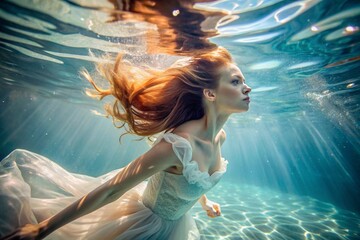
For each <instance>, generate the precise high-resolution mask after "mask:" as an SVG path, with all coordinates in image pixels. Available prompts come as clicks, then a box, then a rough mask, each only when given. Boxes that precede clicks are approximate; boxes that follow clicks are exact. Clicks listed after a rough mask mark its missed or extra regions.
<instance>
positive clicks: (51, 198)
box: [0, 133, 227, 240]
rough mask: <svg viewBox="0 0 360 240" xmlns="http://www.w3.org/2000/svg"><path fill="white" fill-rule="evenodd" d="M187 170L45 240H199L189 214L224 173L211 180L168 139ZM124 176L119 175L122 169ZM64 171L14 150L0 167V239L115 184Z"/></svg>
mask: <svg viewBox="0 0 360 240" xmlns="http://www.w3.org/2000/svg"><path fill="white" fill-rule="evenodd" d="M161 139H164V140H165V141H167V142H169V143H171V144H172V146H173V150H174V152H175V154H176V155H177V157H178V158H179V159H180V161H181V162H182V164H183V174H182V175H176V174H171V173H168V172H165V171H161V172H158V173H157V174H155V175H153V176H152V177H150V178H149V180H148V181H144V182H142V183H140V184H139V185H137V186H136V187H134V188H132V189H130V190H129V191H127V192H126V193H125V194H124V195H123V196H121V197H120V198H119V199H118V200H116V201H114V202H112V203H110V204H108V205H106V206H104V207H102V208H100V209H98V210H96V211H94V212H92V213H90V214H88V215H86V216H83V217H81V218H79V219H77V220H75V221H73V222H71V223H69V224H67V225H65V226H63V227H62V228H60V229H58V230H57V231H55V232H54V233H52V234H51V235H49V236H48V237H47V238H46V239H55V240H56V239H99V240H100V239H101V240H104V239H175V240H177V239H178V240H184V239H200V234H199V231H198V229H197V227H196V223H195V221H194V220H193V218H192V216H191V212H190V211H189V210H190V209H191V207H192V206H193V205H194V204H195V203H196V202H197V200H198V199H199V198H200V197H201V196H202V194H204V193H205V192H207V191H208V190H209V189H211V188H212V187H213V186H214V185H215V184H216V183H217V182H218V181H219V180H220V178H221V176H222V175H223V173H225V171H226V166H227V161H225V160H224V159H221V163H222V164H221V168H220V169H219V170H218V171H215V172H214V173H213V174H211V175H209V174H208V173H207V172H201V171H200V170H199V168H198V165H197V162H195V161H193V160H192V149H191V145H190V143H189V142H188V141H187V140H186V139H184V138H182V137H180V136H178V135H175V134H172V133H165V134H164V135H163V136H162V137H161ZM120 170H121V169H120ZM120 170H119V169H118V170H114V171H112V172H110V173H108V174H105V175H103V176H100V177H97V178H94V177H90V176H86V175H80V174H74V173H70V172H68V171H66V170H65V169H63V168H62V167H60V166H59V165H57V164H56V163H54V162H52V161H51V160H49V159H47V158H45V157H43V156H40V155H38V154H35V153H32V152H29V151H26V150H15V151H13V152H12V153H11V154H9V156H7V157H6V158H5V159H3V160H2V161H1V163H0V237H1V236H3V235H4V234H7V233H9V232H11V231H13V230H14V229H15V228H17V227H18V226H22V225H24V224H26V223H37V222H40V221H42V220H44V219H46V218H48V217H50V216H52V215H53V214H55V213H57V212H59V211H60V210H62V209H63V208H65V207H66V206H68V205H69V204H71V203H72V202H74V201H75V200H77V199H79V198H80V197H82V196H83V195H85V194H87V193H88V192H90V191H91V190H93V189H94V188H96V187H97V186H99V185H100V184H102V183H104V182H106V181H107V180H109V179H110V178H112V177H113V176H114V175H115V174H116V173H118V171H120Z"/></svg>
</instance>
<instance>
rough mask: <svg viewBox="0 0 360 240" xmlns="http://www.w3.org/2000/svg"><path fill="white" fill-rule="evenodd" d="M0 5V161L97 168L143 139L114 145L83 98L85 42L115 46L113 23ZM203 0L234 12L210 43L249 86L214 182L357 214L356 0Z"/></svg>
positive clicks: (61, 5)
mask: <svg viewBox="0 0 360 240" xmlns="http://www.w3.org/2000/svg"><path fill="white" fill-rule="evenodd" d="M0 6H1V10H0V19H1V24H0V57H1V64H0V68H1V80H0V109H1V112H0V139H1V142H0V144H1V145H0V158H3V157H5V156H6V155H7V154H9V153H10V152H11V151H12V150H13V149H16V148H24V149H28V150H30V151H33V152H36V153H39V154H41V155H44V156H47V157H49V158H50V159H52V160H54V161H56V162H58V163H59V164H60V165H61V166H63V167H65V168H66V169H68V170H70V171H74V172H78V173H84V174H89V175H93V176H98V175H100V174H103V173H106V172H108V171H110V170H112V169H115V168H119V167H122V166H124V165H125V164H126V163H128V162H129V161H131V160H132V159H134V158H136V157H137V156H139V155H140V154H141V153H143V152H144V151H146V150H147V149H148V148H149V146H148V145H147V143H146V141H144V140H142V141H138V140H137V138H136V137H132V136H126V137H125V138H123V141H122V142H121V144H120V143H119V136H120V134H121V133H122V131H121V130H119V129H116V128H114V127H113V125H112V122H111V120H110V119H106V118H104V117H102V116H99V115H97V114H94V113H96V112H101V111H102V103H99V102H97V101H95V100H91V99H89V98H87V97H86V96H85V94H84V88H85V87H89V84H88V83H87V82H86V81H85V80H84V79H82V78H81V77H80V76H79V70H80V69H81V68H83V67H85V68H87V69H89V70H90V71H94V66H93V62H92V61H90V60H91V59H89V58H87V56H88V54H89V48H90V49H92V50H93V51H95V52H98V53H101V52H103V51H104V52H105V51H106V50H109V51H116V49H117V48H118V46H117V45H116V44H112V43H114V42H116V41H117V40H118V39H121V37H120V38H116V37H114V36H116V35H117V31H118V29H119V28H116V26H113V25H112V26H111V27H112V28H113V30H112V32H111V31H110V30H109V32H111V33H112V35H111V36H110V35H106V34H104V33H103V34H101V33H99V32H101V31H100V30H99V29H101V27H99V26H101V24H103V25H105V26H106V23H104V20H103V18H104V17H103V15H104V14H100V13H98V15H97V11H96V10H92V9H91V8H81V7H79V6H77V5H76V4H73V3H72V2H71V1H69V2H66V1H55V0H54V1H2V2H1V3H0ZM212 6H213V7H217V8H224V9H228V10H232V11H233V12H234V14H235V15H237V16H239V18H238V19H237V20H235V21H233V22H231V23H229V24H226V25H224V26H221V27H220V28H219V30H220V32H221V35H220V36H218V37H216V38H214V39H212V41H213V42H215V43H217V44H219V45H222V46H224V47H226V48H228V49H229V50H230V52H231V53H232V54H233V56H234V58H235V59H236V62H237V63H238V65H239V66H240V68H241V69H242V70H243V72H244V75H245V77H246V81H247V83H248V84H249V85H250V86H251V87H252V89H253V91H252V93H251V99H252V102H251V109H250V111H249V112H248V113H245V114H241V115H237V116H233V117H231V119H230V120H229V122H228V123H227V124H226V126H225V130H226V131H227V133H228V134H227V136H228V137H227V141H226V143H225V144H224V146H223V156H224V157H225V158H226V159H228V160H229V168H228V173H227V174H226V176H225V177H224V179H223V181H224V182H226V181H230V182H232V183H236V184H239V185H255V186H260V187H261V188H264V189H273V190H279V191H282V192H284V193H292V194H298V195H302V196H311V197H313V198H316V199H319V200H321V201H324V202H330V203H332V204H334V205H336V206H338V207H340V208H343V209H347V210H351V211H356V212H360V205H359V204H358V203H359V202H360V193H359V189H360V188H359V183H360V181H359V180H360V179H359V172H360V164H359V162H360V154H359V152H360V144H359V139H360V138H359V65H360V64H359V53H360V52H359V36H360V35H359V27H360V23H359V15H360V5H359V3H358V2H357V1H330V0H327V1H314V0H312V1H296V2H294V1H262V2H261V3H260V2H258V1H223V2H220V3H217V4H213V5H212ZM74 19H76V20H77V21H76V23H73V22H71V21H73V20H74ZM81 19H82V20H81ZM91 19H92V21H93V25H94V26H95V27H96V26H97V27H98V28H97V29H94V28H91V27H89V26H90V24H89V22H90V20H91ZM96 19H98V22H97V23H96V21H95V20H96ZM81 22H83V23H84V24H83V25H81V24H80V23H81ZM239 197H240V196H239Z"/></svg>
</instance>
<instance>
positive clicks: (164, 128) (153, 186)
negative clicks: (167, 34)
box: [2, 47, 251, 239]
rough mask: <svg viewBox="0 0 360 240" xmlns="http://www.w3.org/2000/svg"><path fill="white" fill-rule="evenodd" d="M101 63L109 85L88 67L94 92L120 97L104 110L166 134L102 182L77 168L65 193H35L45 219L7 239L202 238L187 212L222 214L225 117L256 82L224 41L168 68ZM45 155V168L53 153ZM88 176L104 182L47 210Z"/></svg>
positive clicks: (130, 127)
mask: <svg viewBox="0 0 360 240" xmlns="http://www.w3.org/2000/svg"><path fill="white" fill-rule="evenodd" d="M98 69H99V71H100V72H101V73H102V74H103V76H105V77H106V79H107V80H108V81H109V83H110V88H109V89H100V88H99V87H98V86H97V85H96V84H95V83H94V81H93V80H92V78H91V76H90V75H89V74H87V73H85V77H86V78H87V79H88V80H89V81H90V82H91V83H92V84H93V85H94V87H95V89H96V91H94V92H92V93H91V92H90V93H89V94H91V95H92V96H95V95H97V96H99V97H100V98H103V97H105V96H108V95H113V96H115V99H116V100H115V103H114V104H113V105H112V106H107V107H106V110H107V112H108V113H109V114H110V115H111V116H112V117H113V118H114V120H115V121H121V122H123V123H124V124H125V123H126V124H127V128H126V129H127V132H128V133H134V134H137V135H140V136H153V135H154V134H157V133H161V132H163V134H162V136H160V137H158V139H157V141H156V142H155V143H154V145H153V147H152V148H151V149H150V150H149V151H148V152H146V153H145V154H143V155H142V156H140V157H139V158H137V159H135V160H134V161H132V162H131V163H130V164H128V165H127V166H126V167H124V168H122V169H121V170H120V171H119V172H117V173H116V174H115V173H109V174H107V175H106V176H103V177H101V178H99V179H100V180H99V181H100V182H99V183H96V181H95V180H93V179H87V178H81V179H80V180H79V179H78V178H77V177H79V176H78V175H72V177H73V178H74V181H73V182H72V183H69V186H65V185H62V186H61V189H62V191H65V192H66V193H64V194H63V197H62V198H60V199H61V200H56V201H55V200H52V199H50V200H49V199H45V200H46V201H45V200H44V201H45V202H41V203H37V202H36V201H37V200H38V199H35V200H32V202H31V208H32V210H33V212H34V215H35V218H36V219H37V221H38V222H40V223H39V224H36V223H35V224H28V225H25V226H24V227H22V228H20V229H18V230H17V231H16V232H14V233H13V234H12V235H10V237H8V238H6V239H18V237H20V239H38V238H43V237H46V236H48V235H49V234H51V233H52V232H54V233H52V234H51V235H50V236H49V238H50V239H199V232H198V230H197V228H196V224H195V222H194V220H193V219H192V217H191V216H190V214H189V213H187V212H188V210H189V209H190V208H191V207H192V206H193V205H194V204H195V203H196V201H199V202H200V203H201V205H202V207H203V209H204V210H206V211H207V214H208V216H210V217H215V216H220V214H221V210H220V206H219V205H218V204H217V203H214V202H212V201H210V200H208V199H207V198H206V196H205V195H204V194H205V193H206V192H207V191H208V190H210V189H211V188H212V187H213V186H214V185H215V184H216V183H217V182H218V181H219V180H220V177H221V176H222V175H223V173H224V172H225V171H226V165H227V161H225V160H224V159H223V158H222V157H221V152H220V146H221V144H222V143H223V142H224V140H225V132H224V130H222V127H223V125H224V124H225V122H226V120H227V119H228V118H229V116H230V115H231V114H232V113H239V112H245V111H247V110H248V108H249V102H250V99H249V96H248V94H249V93H250V91H251V88H250V87H248V86H247V85H246V84H245V80H244V76H243V74H242V73H241V71H240V70H239V68H238V67H236V66H235V65H234V63H233V61H232V59H231V56H230V54H229V53H228V52H227V51H226V50H225V49H224V48H222V47H219V48H217V49H216V50H214V51H211V52H208V53H203V54H200V55H197V56H194V57H192V58H190V59H188V60H187V62H184V61H182V62H181V63H178V64H176V65H174V66H173V67H171V68H169V69H166V70H164V71H155V70H151V69H147V70H144V69H143V68H140V67H135V66H132V65H131V64H130V63H128V62H127V61H124V60H123V57H122V56H119V57H118V58H117V60H116V62H115V64H114V65H111V66H110V65H108V64H105V65H101V66H99V68H98ZM122 126H124V125H122ZM16 154H17V155H19V156H18V157H16V156H15V157H11V155H12V154H10V157H8V158H7V159H5V160H4V161H3V163H2V165H6V164H7V162H10V161H17V160H16V158H20V159H21V161H18V162H17V163H18V165H19V166H20V168H21V162H24V161H25V162H26V160H24V158H27V157H29V158H32V160H31V161H33V162H34V159H35V158H36V159H41V156H38V155H35V154H32V153H29V152H25V153H19V152H17V153H15V154H14V155H16ZM9 159H10V160H9ZM14 159H15V160H14ZM41 161H42V162H41V164H42V165H41V166H44V165H45V164H47V161H48V160H43V159H41ZM8 165H9V164H8ZM53 165H54V163H52V165H51V167H54V168H55V167H56V166H53ZM2 171H6V168H5V170H4V169H2ZM32 171H35V170H32ZM57 171H58V172H60V174H68V173H67V172H65V171H64V170H62V169H60V168H59V169H57ZM28 172H31V171H28ZM22 174H24V173H23V172H22ZM148 178H149V181H148V182H146V181H144V180H146V179H148ZM51 180H53V179H51ZM89 183H91V184H94V185H95V184H98V187H97V188H96V189H95V190H93V191H91V192H90V193H88V194H86V195H85V196H83V197H81V195H79V196H75V197H77V198H79V197H81V198H80V199H78V200H77V201H75V202H73V203H72V204H70V205H69V206H67V207H66V208H65V209H63V210H61V211H60V212H58V213H56V214H55V215H53V216H51V214H53V213H50V212H46V213H44V212H43V211H46V209H48V208H51V209H56V208H59V206H61V207H62V206H66V205H67V204H68V202H69V199H73V198H74V195H77V194H79V192H81V191H82V190H83V189H86V187H85V186H87V185H88V184H89ZM100 183H102V184H100ZM59 184H66V183H63V182H61V181H60V183H59ZM71 184H75V186H74V185H71ZM30 185H31V183H30ZM32 187H33V186H32ZM35 187H36V186H35ZM93 187H94V186H93ZM2 188H3V187H2ZM75 188H76V191H77V192H76V191H75V190H73V189H75ZM39 191H42V189H40V190H39ZM59 192H60V191H59ZM74 192H76V193H74ZM59 194H60V195H61V193H57V197H58V195H59ZM109 203H111V204H109ZM36 205H39V207H38V208H36V207H35V206H36ZM105 205H106V206H105ZM103 206H104V207H103ZM99 208H100V209H99ZM44 209H45V210H44ZM97 209H98V210H97ZM87 214H89V215H87ZM84 215H87V216H85V217H82V216H84ZM29 218H31V217H29ZM78 218H79V219H78ZM76 219H77V220H76ZM30 222H31V221H30ZM33 222H34V221H33ZM70 222H71V223H70ZM68 223H69V224H68ZM66 224H67V225H66ZM64 225H65V226H64ZM62 226H64V227H62ZM60 227H62V228H60ZM59 228H60V229H59ZM57 229H58V230H57ZM55 230H57V231H55Z"/></svg>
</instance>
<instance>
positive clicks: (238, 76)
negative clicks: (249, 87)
mask: <svg viewBox="0 0 360 240" xmlns="http://www.w3.org/2000/svg"><path fill="white" fill-rule="evenodd" d="M232 76H233V77H237V78H239V79H241V80H242V81H243V82H245V78H243V77H242V76H240V75H237V74H234V75H232Z"/></svg>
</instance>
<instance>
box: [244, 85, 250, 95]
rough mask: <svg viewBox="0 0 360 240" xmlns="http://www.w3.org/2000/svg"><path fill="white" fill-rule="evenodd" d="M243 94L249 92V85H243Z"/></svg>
mask: <svg viewBox="0 0 360 240" xmlns="http://www.w3.org/2000/svg"><path fill="white" fill-rule="evenodd" d="M243 92H244V94H248V93H250V92H251V87H249V86H248V85H246V84H245V85H244V90H243Z"/></svg>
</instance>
